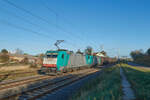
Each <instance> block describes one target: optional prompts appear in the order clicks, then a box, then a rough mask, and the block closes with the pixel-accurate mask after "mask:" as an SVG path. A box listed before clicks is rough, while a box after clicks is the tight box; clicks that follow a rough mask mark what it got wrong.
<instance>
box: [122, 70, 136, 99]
mask: <svg viewBox="0 0 150 100" xmlns="http://www.w3.org/2000/svg"><path fill="white" fill-rule="evenodd" d="M120 75H121V78H122V88H123V93H124V95H123V100H134V99H135V95H134V92H133V90H132V89H131V85H130V83H129V82H128V80H127V78H126V76H125V75H124V72H123V69H122V68H120Z"/></svg>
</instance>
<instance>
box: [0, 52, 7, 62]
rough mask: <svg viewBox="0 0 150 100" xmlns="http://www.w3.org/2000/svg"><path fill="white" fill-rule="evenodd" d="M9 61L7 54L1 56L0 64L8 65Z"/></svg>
mask: <svg viewBox="0 0 150 100" xmlns="http://www.w3.org/2000/svg"><path fill="white" fill-rule="evenodd" d="M8 61H9V55H7V54H2V55H0V62H2V63H6V62H8Z"/></svg>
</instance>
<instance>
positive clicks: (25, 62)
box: [21, 57, 29, 64]
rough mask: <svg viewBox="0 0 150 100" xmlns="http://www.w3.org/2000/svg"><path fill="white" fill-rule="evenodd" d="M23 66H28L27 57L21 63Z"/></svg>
mask: <svg viewBox="0 0 150 100" xmlns="http://www.w3.org/2000/svg"><path fill="white" fill-rule="evenodd" d="M21 62H22V63H23V64H28V63H29V61H28V58H27V57H25V58H24V59H23V60H22V61H21Z"/></svg>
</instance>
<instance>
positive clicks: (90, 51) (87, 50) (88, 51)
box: [85, 46, 93, 55]
mask: <svg viewBox="0 0 150 100" xmlns="http://www.w3.org/2000/svg"><path fill="white" fill-rule="evenodd" d="M92 53H93V48H92V47H91V46H87V47H86V49H85V54H88V55H92Z"/></svg>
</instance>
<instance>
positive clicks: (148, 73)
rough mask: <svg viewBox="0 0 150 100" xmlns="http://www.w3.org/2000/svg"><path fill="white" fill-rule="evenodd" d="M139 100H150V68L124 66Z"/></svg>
mask: <svg viewBox="0 0 150 100" xmlns="http://www.w3.org/2000/svg"><path fill="white" fill-rule="evenodd" d="M121 66H123V69H124V71H125V74H126V76H127V78H128V80H129V82H130V83H131V85H132V88H133V89H134V92H135V95H136V98H137V100H150V68H144V67H133V66H130V65H127V64H122V65H121Z"/></svg>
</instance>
